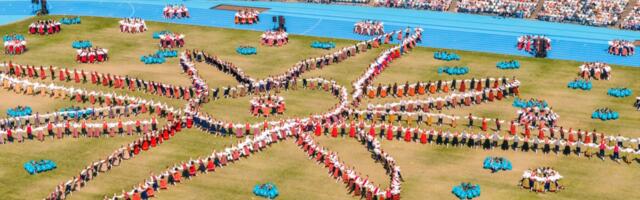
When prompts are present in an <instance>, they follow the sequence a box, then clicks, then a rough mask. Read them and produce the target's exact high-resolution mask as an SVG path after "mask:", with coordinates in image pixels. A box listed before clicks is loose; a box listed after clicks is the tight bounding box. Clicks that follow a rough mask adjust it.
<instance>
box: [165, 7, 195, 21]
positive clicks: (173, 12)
mask: <svg viewBox="0 0 640 200" xmlns="http://www.w3.org/2000/svg"><path fill="white" fill-rule="evenodd" d="M162 15H164V18H167V19H174V18H178V19H180V18H189V17H190V16H189V9H188V8H187V6H185V5H184V4H182V5H177V4H176V5H167V6H165V7H164V9H163V10H162Z"/></svg>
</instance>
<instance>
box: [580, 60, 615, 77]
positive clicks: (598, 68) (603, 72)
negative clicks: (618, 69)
mask: <svg viewBox="0 0 640 200" xmlns="http://www.w3.org/2000/svg"><path fill="white" fill-rule="evenodd" d="M579 68H580V76H581V77H582V78H584V79H585V80H589V79H595V80H609V79H610V78H611V66H609V64H607V63H603V62H590V63H584V64H582V65H580V67H579Z"/></svg>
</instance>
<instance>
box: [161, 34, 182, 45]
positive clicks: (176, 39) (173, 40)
mask: <svg viewBox="0 0 640 200" xmlns="http://www.w3.org/2000/svg"><path fill="white" fill-rule="evenodd" d="M183 46H184V35H183V34H180V33H172V32H167V33H164V34H161V35H160V47H162V48H165V49H166V48H182V47H183Z"/></svg>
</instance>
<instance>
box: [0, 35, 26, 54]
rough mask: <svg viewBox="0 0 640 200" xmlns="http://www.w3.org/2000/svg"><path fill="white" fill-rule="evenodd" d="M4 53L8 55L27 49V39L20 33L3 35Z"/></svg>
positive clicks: (20, 52)
mask: <svg viewBox="0 0 640 200" xmlns="http://www.w3.org/2000/svg"><path fill="white" fill-rule="evenodd" d="M3 40H4V53H5V54H9V55H20V54H22V53H24V52H25V51H26V50H27V41H26V40H25V39H24V37H23V36H22V35H5V36H4V37H3Z"/></svg>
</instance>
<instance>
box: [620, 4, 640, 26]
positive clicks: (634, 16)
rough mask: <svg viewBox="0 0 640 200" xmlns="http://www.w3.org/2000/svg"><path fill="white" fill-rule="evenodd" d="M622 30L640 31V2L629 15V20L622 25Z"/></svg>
mask: <svg viewBox="0 0 640 200" xmlns="http://www.w3.org/2000/svg"><path fill="white" fill-rule="evenodd" d="M620 26H621V27H620V28H623V29H629V30H636V31H637V30H640V1H638V3H636V5H635V7H634V8H633V10H632V11H631V12H630V13H629V15H628V16H627V18H626V19H625V20H624V22H622V24H620Z"/></svg>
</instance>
